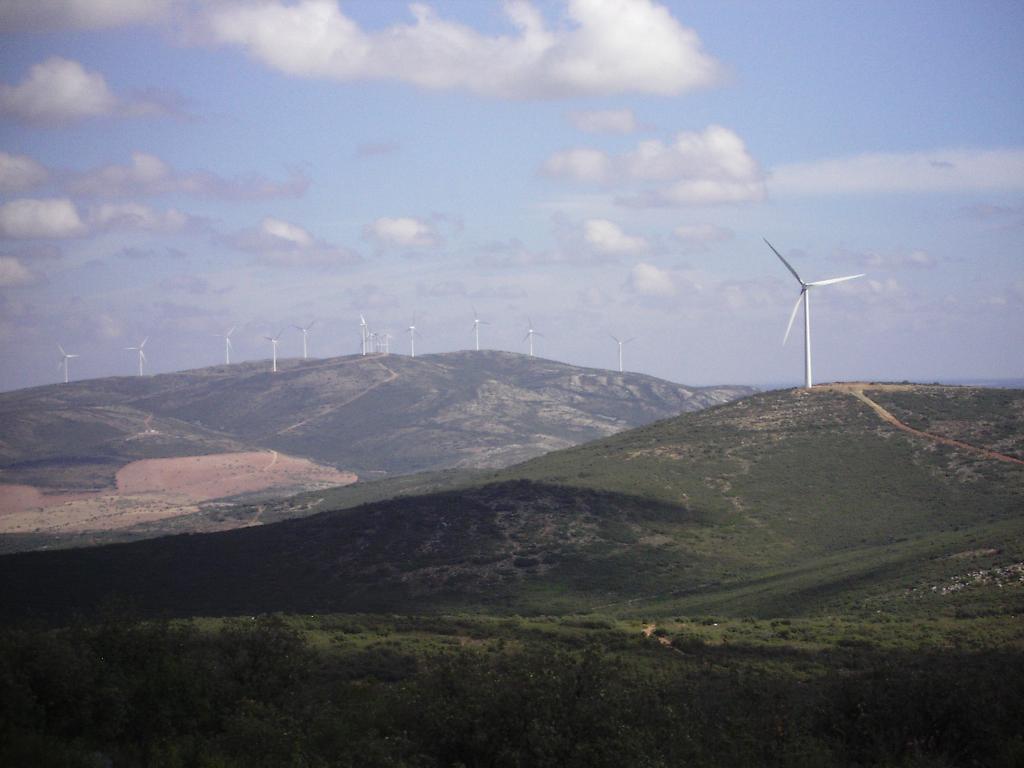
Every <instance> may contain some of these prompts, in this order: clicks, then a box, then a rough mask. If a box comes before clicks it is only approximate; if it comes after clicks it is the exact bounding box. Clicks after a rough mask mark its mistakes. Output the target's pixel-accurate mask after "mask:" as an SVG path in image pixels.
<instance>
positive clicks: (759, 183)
mask: <svg viewBox="0 0 1024 768" xmlns="http://www.w3.org/2000/svg"><path fill="white" fill-rule="evenodd" d="M543 170H544V172H546V173H547V174H549V175H552V176H563V177H567V178H569V179H571V180H573V181H578V182H589V183H597V182H600V183H606V184H612V183H614V184H637V183H638V184H641V185H645V187H644V189H643V191H642V192H640V193H639V194H636V195H633V196H630V197H626V198H624V199H623V201H622V202H624V203H626V204H629V205H638V206H649V205H652V206H653V205H703V204H716V203H739V202H747V201H753V200H762V199H764V196H765V189H764V177H763V174H762V172H761V169H760V167H759V166H758V163H757V161H756V160H754V158H753V157H751V155H750V153H749V152H748V151H747V148H746V145H745V144H744V143H743V139H741V138H740V137H739V136H738V135H737V134H736V133H735V132H733V131H731V130H729V129H728V128H723V127H722V126H718V125H711V126H708V127H707V128H706V129H705V130H704V131H701V132H695V131H694V132H688V131H682V132H680V133H678V134H676V136H675V138H674V140H673V141H672V142H671V143H668V144H666V143H664V142H661V141H658V140H656V139H652V140H647V141H642V142H640V143H639V144H638V145H637V147H636V148H635V149H634V150H632V151H630V152H627V153H625V154H623V155H619V156H609V155H607V154H605V153H603V152H600V151H598V150H593V149H572V150H568V151H565V152H559V153H556V154H555V155H552V156H551V157H550V158H548V160H547V162H545V164H544V166H543Z"/></svg>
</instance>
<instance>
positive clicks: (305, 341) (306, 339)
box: [295, 320, 316, 360]
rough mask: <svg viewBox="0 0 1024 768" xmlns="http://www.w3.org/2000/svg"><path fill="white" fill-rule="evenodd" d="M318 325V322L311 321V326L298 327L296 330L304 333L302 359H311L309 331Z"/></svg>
mask: <svg viewBox="0 0 1024 768" xmlns="http://www.w3.org/2000/svg"><path fill="white" fill-rule="evenodd" d="M314 324H316V320H312V321H310V323H309V325H307V326H305V327H303V326H301V325H296V326H295V328H296V330H299V331H302V359H303V360H306V359H308V358H309V329H310V328H312V327H313V325H314Z"/></svg>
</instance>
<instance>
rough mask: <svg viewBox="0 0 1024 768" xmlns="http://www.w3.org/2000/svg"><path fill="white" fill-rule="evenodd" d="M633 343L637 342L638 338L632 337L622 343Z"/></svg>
mask: <svg viewBox="0 0 1024 768" xmlns="http://www.w3.org/2000/svg"><path fill="white" fill-rule="evenodd" d="M631 341H636V336H630V337H629V338H628V339H626V340H625V341H624V342H622V343H623V344H629V342H631Z"/></svg>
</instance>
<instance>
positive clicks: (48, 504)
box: [0, 451, 357, 534]
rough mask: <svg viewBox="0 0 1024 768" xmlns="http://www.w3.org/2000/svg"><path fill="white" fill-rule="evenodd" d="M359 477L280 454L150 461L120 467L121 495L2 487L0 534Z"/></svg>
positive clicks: (103, 525) (116, 523)
mask: <svg viewBox="0 0 1024 768" xmlns="http://www.w3.org/2000/svg"><path fill="white" fill-rule="evenodd" d="M356 479H357V478H356V476H355V475H354V474H353V473H351V472H342V471H340V470H337V469H334V468H333V467H326V466H323V465H321V464H316V463H314V462H312V461H310V460H309V459H300V458H296V457H294V456H287V455H285V454H281V453H278V452H276V451H250V452H247V453H219V454H211V455H208V456H182V457H178V458H171V459H144V460H142V461H133V462H132V463H131V464H128V465H126V466H124V467H122V468H121V469H120V470H119V471H118V473H117V490H116V491H115V492H97V493H44V492H42V491H41V490H40V489H39V488H36V487H34V486H31V485H5V484H0V534H3V533H27V532H37V533H39V532H54V533H56V532H61V533H74V532H82V531H100V530H113V529H117V528H125V527H128V526H131V525H135V524H137V523H143V522H152V521H155V520H162V519H165V518H168V517H178V516H181V515H188V514H192V513H194V512H197V511H198V510H199V508H200V506H199V505H200V504H202V503H204V502H208V501H213V500H215V499H224V498H228V497H232V496H239V495H242V494H251V493H267V492H278V493H279V494H280V495H282V496H284V495H289V494H292V493H297V492H299V491H303V490H313V489H315V488H325V487H330V486H336V485H348V484H350V483H354V482H355V481H356Z"/></svg>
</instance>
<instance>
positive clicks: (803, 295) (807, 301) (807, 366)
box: [764, 238, 864, 389]
mask: <svg viewBox="0 0 1024 768" xmlns="http://www.w3.org/2000/svg"><path fill="white" fill-rule="evenodd" d="M764 242H765V244H766V245H767V246H768V247H769V248H771V249H772V252H773V253H774V254H775V255H776V256H778V257H779V261H781V262H782V263H783V264H785V265H786V269H788V270H789V271H790V272H791V273H792V274H793V277H795V278H796V281H797V282H798V283H800V295H799V296H798V297H797V299H796V304H794V305H793V313H792V314H791V315H790V316H789V325H787V326H786V335H785V336H783V337H782V343H783V344H785V343H786V341H787V340H788V339H789V332H790V331H791V330H792V328H793V321H794V320H795V319H796V311H797V310H798V309H799V308H800V302H801V301H803V303H804V386H805V387H806V388H807V389H810V388H811V386H812V384H813V380H812V377H811V288H815V287H817V286H819V285H832V284H833V283H841V282H843V281H845V280H854V279H855V278H858V277H864V273H861V274H859V275H847V276H846V277H832V278H829V279H828V280H815V281H814V282H812V283H805V282H804V281H803V279H802V278H801V277H800V275H798V274H797V273H796V270H795V269H793V267H792V266H791V265H790V263H789V262H788V261H786V260H785V259H784V258H782V254H781V253H779V252H778V251H776V250H775V246H774V245H772V244H771V243H769V242H768V240H767V238H765V239H764Z"/></svg>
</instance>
